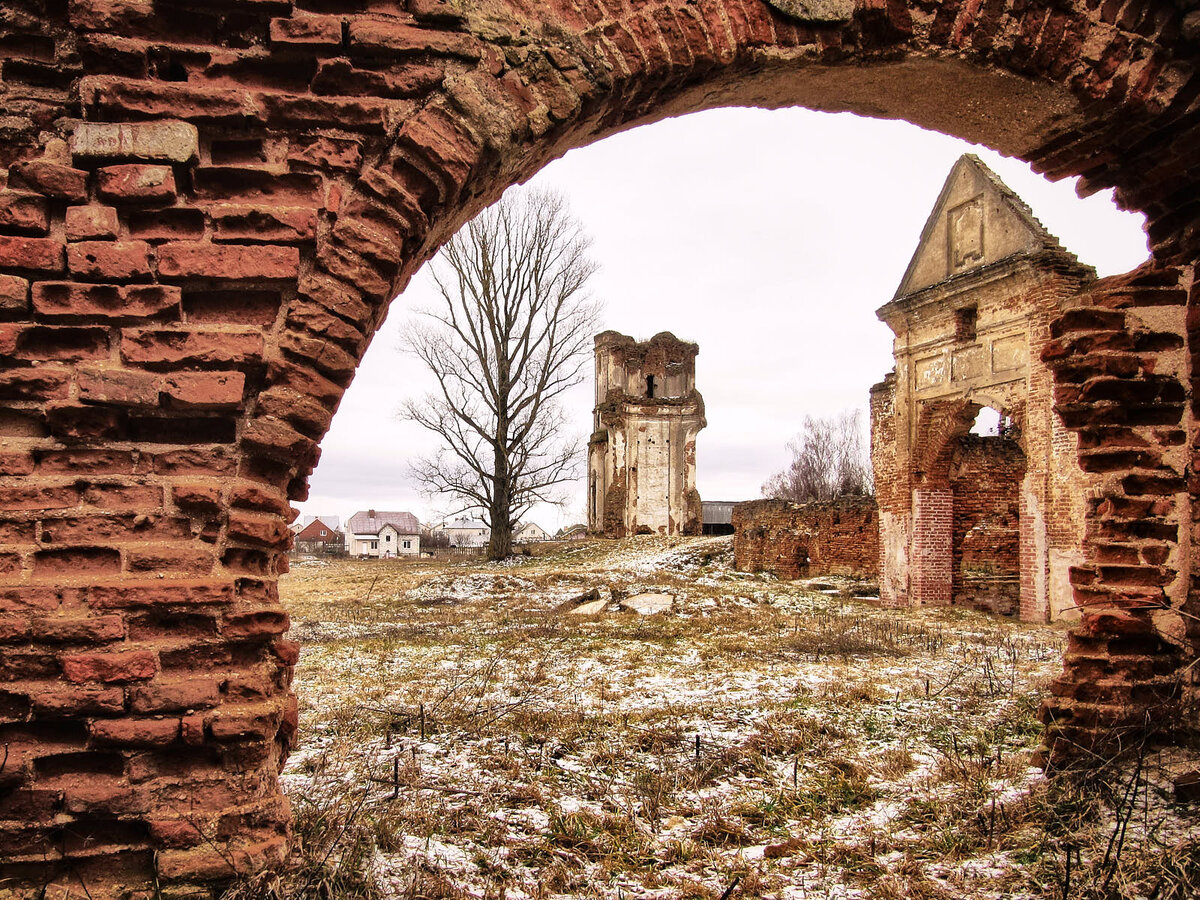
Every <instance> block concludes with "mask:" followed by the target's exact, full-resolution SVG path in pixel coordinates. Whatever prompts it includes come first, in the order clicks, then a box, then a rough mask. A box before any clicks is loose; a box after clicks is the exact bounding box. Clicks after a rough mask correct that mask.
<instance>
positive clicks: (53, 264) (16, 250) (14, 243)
mask: <svg viewBox="0 0 1200 900" xmlns="http://www.w3.org/2000/svg"><path fill="white" fill-rule="evenodd" d="M63 259H64V256H63V246H62V244H61V243H59V242H58V241H56V240H52V239H50V238H34V237H18V236H14V235H7V234H0V267H3V268H5V269H29V270H33V271H37V272H61V271H62V270H63Z"/></svg>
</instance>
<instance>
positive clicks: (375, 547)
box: [371, 541, 379, 550]
mask: <svg viewBox="0 0 1200 900" xmlns="http://www.w3.org/2000/svg"><path fill="white" fill-rule="evenodd" d="M371 549H372V550H378V549H379V541H371Z"/></svg>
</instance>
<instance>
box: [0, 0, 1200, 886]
mask: <svg viewBox="0 0 1200 900" xmlns="http://www.w3.org/2000/svg"><path fill="white" fill-rule="evenodd" d="M780 5H781V6H784V4H780ZM786 6H787V8H789V9H790V10H791V13H785V12H782V11H781V10H780V9H777V8H775V7H773V6H771V5H768V4H767V3H764V2H760V0H638V2H632V0H553V2H545V3H537V4H533V3H525V2H521V0H489V2H486V3H477V4H465V3H457V2H453V0H394V2H386V0H265V2H243V0H215V2H209V3H193V2H183V0H11V2H8V3H6V4H5V5H4V8H3V9H2V10H0V172H3V176H2V178H3V182H2V185H0V188H2V189H0V365H2V367H3V368H2V370H0V397H2V398H3V401H4V407H3V409H0V644H2V647H3V650H2V653H0V677H2V678H3V681H2V683H0V730H2V742H3V744H4V745H5V747H6V749H7V755H6V758H5V762H4V766H3V768H2V769H0V861H2V862H0V893H4V892H7V893H10V894H12V895H15V896H35V895H38V894H39V892H41V891H44V890H46V889H47V888H49V889H50V890H52V891H57V892H58V893H62V892H64V891H65V892H74V893H79V892H80V891H81V886H83V885H86V889H87V891H88V893H89V895H90V896H91V897H93V898H97V900H99V898H103V897H121V896H152V895H154V894H155V893H156V892H161V893H162V895H163V896H195V895H197V894H201V893H203V892H204V891H205V890H207V888H208V886H210V885H213V884H217V883H220V882H222V881H224V880H227V879H229V878H231V877H233V876H235V875H247V874H250V873H253V872H255V871H259V870H261V869H263V868H266V867H270V866H274V865H278V864H279V862H280V860H281V859H282V858H283V855H284V853H285V852H286V846H287V838H288V827H289V825H288V823H289V812H288V808H287V804H286V801H285V799H284V798H283V796H282V794H281V793H280V790H279V786H278V783H277V780H276V775H277V772H278V768H279V765H280V763H281V760H282V759H283V756H284V754H286V752H287V750H288V747H289V746H290V745H291V742H292V740H293V736H294V733H295V729H296V725H297V723H296V705H295V701H294V698H293V697H292V695H291V693H290V689H289V683H290V679H291V672H292V667H293V666H294V664H295V662H296V659H297V646H296V645H295V644H294V643H293V642H291V641H289V640H288V639H287V638H286V630H287V624H288V623H287V616H286V613H285V612H284V611H283V610H282V609H281V608H280V606H279V603H278V598H277V592H276V579H277V577H278V575H279V574H280V573H281V572H283V571H285V570H286V566H287V562H286V549H287V545H288V541H289V535H288V531H287V527H286V525H287V522H288V521H289V520H290V518H291V517H292V512H291V509H290V506H289V503H290V501H292V500H296V499H300V498H303V497H304V495H305V490H306V480H307V476H308V474H309V473H310V472H311V470H312V468H313V466H314V465H315V463H316V461H317V457H318V455H319V444H320V440H321V437H322V436H323V434H324V433H325V431H326V429H327V428H328V425H329V422H330V419H331V417H332V415H333V413H334V411H335V410H336V408H337V405H338V402H339V400H340V398H341V395H342V393H343V392H344V390H345V389H346V386H347V385H348V384H349V383H350V380H351V378H352V377H353V374H354V371H355V367H356V366H357V364H358V361H359V359H361V357H362V354H363V353H364V351H365V350H366V347H367V345H368V344H369V342H370V336H371V335H372V333H373V331H374V330H375V328H376V327H377V326H378V325H379V323H380V322H381V321H382V319H383V317H384V316H385V315H386V313H387V307H388V303H389V302H390V300H391V298H392V297H393V296H395V295H396V293H398V292H399V291H402V290H403V288H404V286H405V284H407V282H408V280H409V279H410V278H411V276H412V275H413V273H414V272H415V271H416V270H417V268H418V267H419V266H420V265H421V264H422V263H423V262H424V261H425V260H426V259H427V258H428V257H429V256H430V255H431V254H432V253H433V252H435V250H436V248H437V247H438V246H439V245H440V244H441V243H442V242H443V241H444V240H445V239H446V238H447V237H448V236H449V235H451V234H452V233H453V232H454V231H455V230H456V229H457V228H458V227H459V226H460V225H461V224H462V223H463V222H465V221H466V220H467V219H468V218H469V217H470V216H471V215H472V214H473V213H474V212H476V211H478V210H479V209H481V208H482V207H483V206H484V205H486V204H487V203H489V202H490V201H492V200H494V199H495V198H496V197H497V196H499V194H500V193H501V192H502V190H503V189H504V188H505V187H506V186H508V185H510V184H512V183H514V182H516V181H519V180H521V179H523V178H526V177H528V176H529V175H531V174H532V173H533V172H535V171H536V170H537V169H538V168H539V167H540V166H541V165H543V164H544V163H545V162H546V161H548V160H549V159H552V158H554V157H556V156H558V155H560V154H562V153H563V152H565V151H566V150H567V149H569V148H571V147H573V146H578V145H580V144H583V143H587V142H589V141H592V140H595V139H597V138H600V137H602V136H604V135H606V134H609V133H612V132H613V131H616V130H619V129H622V128H625V127H629V126H632V125H634V124H638V123H643V122H648V121H653V120H654V119H656V118H661V117H664V116H668V115H673V114H679V113H683V112H688V111H692V110H697V109H702V108H709V107H715V106H720V105H730V104H749V105H757V106H764V107H774V106H784V105H792V104H801V105H806V106H810V107H813V108H816V109H827V110H852V111H856V112H860V113H864V114H868V115H876V116H892V117H903V118H906V119H909V120H910V121H913V122H915V123H917V124H920V125H923V126H925V127H931V128H937V129H939V130H943V131H947V132H950V133H953V134H956V135H959V136H962V137H966V138H968V139H972V140H976V141H980V142H983V143H986V144H988V145H990V146H992V147H995V148H997V149H999V150H1001V151H1003V152H1006V153H1009V154H1014V155H1019V156H1021V157H1023V158H1025V159H1028V160H1030V161H1032V162H1033V163H1034V165H1035V166H1037V167H1038V168H1039V169H1040V170H1042V171H1044V172H1046V173H1048V174H1049V175H1051V176H1052V177H1061V176H1065V175H1081V176H1082V182H1081V184H1082V189H1083V190H1098V189H1102V188H1106V187H1110V186H1113V187H1116V189H1117V195H1118V197H1119V199H1120V201H1121V202H1122V203H1124V204H1125V205H1127V206H1129V207H1132V208H1136V209H1139V210H1142V211H1144V212H1145V213H1146V215H1147V221H1148V230H1149V235H1150V238H1151V242H1152V244H1153V247H1154V252H1155V261H1154V262H1153V263H1152V264H1150V265H1148V266H1147V267H1146V268H1145V269H1144V270H1142V271H1140V272H1139V273H1137V274H1136V275H1135V276H1131V277H1130V278H1128V279H1126V280H1124V281H1120V280H1118V281H1115V282H1114V281H1109V282H1103V283H1101V285H1100V286H1098V287H1097V288H1096V289H1095V290H1093V291H1092V292H1091V293H1090V294H1089V295H1087V296H1086V297H1081V298H1079V302H1078V304H1077V307H1073V308H1072V309H1069V310H1067V311H1065V312H1064V314H1063V315H1062V316H1060V317H1059V318H1058V319H1057V320H1056V322H1054V323H1052V324H1051V326H1050V327H1051V329H1052V334H1053V338H1054V342H1053V345H1052V346H1051V347H1050V348H1048V350H1047V354H1048V356H1049V357H1050V358H1051V359H1052V363H1051V364H1052V366H1053V369H1054V372H1055V379H1056V381H1055V396H1056V402H1057V404H1058V408H1059V409H1060V410H1061V414H1062V416H1063V421H1064V423H1065V424H1066V426H1067V427H1068V428H1069V429H1072V430H1073V431H1074V432H1075V433H1077V434H1078V440H1079V446H1080V448H1081V450H1080V453H1081V455H1082V456H1085V457H1086V460H1087V463H1086V464H1087V465H1089V466H1091V467H1092V471H1096V472H1098V473H1100V472H1103V473H1104V475H1103V478H1102V479H1101V480H1100V483H1099V487H1098V489H1097V493H1096V494H1095V495H1094V496H1089V504H1090V505H1089V512H1088V515H1089V518H1088V541H1089V544H1088V546H1089V547H1090V548H1091V556H1090V557H1089V561H1088V563H1087V565H1084V566H1080V567H1078V569H1077V570H1076V571H1073V572H1072V581H1073V583H1074V585H1075V591H1076V595H1077V597H1078V598H1079V599H1080V600H1081V601H1082V602H1086V603H1088V604H1090V607H1089V610H1086V611H1085V612H1084V615H1083V618H1082V621H1081V624H1080V625H1079V627H1078V629H1077V630H1076V632H1075V636H1074V637H1073V638H1072V649H1071V653H1070V654H1069V656H1068V663H1067V667H1066V669H1065V670H1064V675H1063V677H1062V678H1061V679H1060V680H1059V682H1058V683H1057V685H1056V687H1055V695H1054V698H1053V699H1052V700H1051V701H1050V702H1049V703H1048V705H1047V708H1046V709H1047V716H1048V717H1049V718H1052V720H1053V724H1052V726H1051V730H1050V731H1049V732H1048V741H1049V742H1050V743H1052V744H1053V743H1058V744H1059V746H1060V747H1062V746H1066V744H1065V742H1075V743H1084V744H1087V743H1090V742H1092V741H1095V740H1100V739H1104V737H1105V736H1106V735H1108V734H1110V733H1111V728H1110V726H1113V725H1117V726H1130V727H1134V726H1139V725H1140V723H1142V722H1143V720H1144V719H1145V716H1146V715H1147V712H1148V711H1151V712H1153V711H1156V710H1158V708H1159V707H1161V706H1164V705H1165V707H1166V708H1167V709H1168V710H1169V711H1172V712H1171V715H1176V716H1177V712H1175V709H1176V708H1175V707H1174V706H1171V704H1173V703H1174V702H1175V701H1176V700H1177V699H1178V696H1179V692H1180V683H1179V678H1178V677H1177V676H1176V675H1175V673H1177V672H1178V671H1179V669H1180V667H1181V663H1182V662H1183V661H1185V660H1186V659H1188V658H1190V656H1189V655H1190V654H1193V653H1194V644H1195V641H1196V639H1197V631H1196V629H1195V624H1194V620H1187V621H1188V622H1189V623H1191V624H1190V625H1189V626H1188V627H1189V628H1190V629H1191V630H1190V631H1187V632H1186V633H1184V630H1182V629H1183V626H1181V624H1180V623H1182V622H1183V621H1184V620H1183V619H1182V618H1180V617H1179V616H1178V614H1177V610H1178V608H1179V606H1180V605H1182V604H1185V603H1191V604H1194V595H1192V594H1191V582H1190V575H1189V569H1188V568H1187V565H1186V552H1187V550H1186V548H1187V547H1188V546H1190V541H1191V528H1192V525H1191V515H1190V510H1189V507H1188V502H1189V498H1190V495H1191V491H1192V489H1193V485H1192V482H1191V480H1190V479H1191V478H1192V464H1191V448H1192V447H1193V445H1194V441H1195V437H1196V435H1195V430H1194V427H1193V425H1192V416H1191V412H1192V409H1191V397H1192V392H1191V387H1192V385H1191V380H1190V378H1191V376H1190V371H1191V368H1190V366H1191V352H1192V351H1191V348H1192V347H1193V346H1194V343H1193V335H1192V333H1191V331H1190V330H1186V329H1185V330H1182V331H1181V329H1179V328H1178V327H1177V325H1176V324H1175V320H1174V319H1171V315H1170V314H1178V313H1180V312H1181V311H1183V310H1184V309H1185V308H1187V309H1189V310H1190V309H1191V308H1193V307H1194V306H1196V305H1198V304H1197V301H1198V300H1200V297H1198V296H1197V295H1196V292H1195V290H1194V289H1193V287H1192V284H1193V282H1192V278H1193V264H1194V261H1195V258H1196V255H1197V247H1198V245H1200V228H1198V227H1197V221H1198V215H1200V205H1198V203H1197V200H1196V190H1197V183H1198V178H1197V176H1198V174H1200V159H1197V158H1196V157H1195V155H1194V154H1190V153H1189V152H1188V148H1190V147H1194V146H1195V145H1196V137H1197V128H1198V127H1200V126H1197V124H1196V121H1197V120H1196V116H1195V109H1194V107H1195V104H1196V102H1197V97H1198V96H1200V78H1198V76H1197V73H1196V71H1195V65H1194V62H1195V59H1196V49H1197V40H1198V36H1200V21H1198V20H1197V17H1196V15H1195V14H1190V15H1188V16H1185V14H1184V12H1185V11H1184V4H1179V3H1175V2H1173V0H1111V2H1103V3H1102V2H1100V0H1068V2H1059V0H1055V2H1037V0H1034V2H1026V0H1021V2H1017V0H988V2H984V3H970V2H962V3H958V2H947V3H928V2H924V0H908V2H905V0H856V2H853V3H846V4H812V5H810V4H807V3H805V2H803V0H801V2H798V3H796V2H792V3H788V4H786ZM1164 311H1165V312H1164ZM1193 318H1194V317H1193V316H1189V317H1188V322H1187V328H1188V329H1190V328H1192V327H1194V326H1193V324H1192V319H1193ZM1168 320H1169V321H1168ZM1131 554H1132V557H1131V556H1130V555H1131ZM1118 560H1124V561H1118ZM1133 560H1136V561H1133ZM1189 642H1190V643H1189ZM1159 718H1162V716H1161V715H1160V716H1159ZM1171 721H1175V719H1172V720H1171Z"/></svg>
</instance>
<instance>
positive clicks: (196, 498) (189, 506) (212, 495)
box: [171, 484, 222, 512]
mask: <svg viewBox="0 0 1200 900" xmlns="http://www.w3.org/2000/svg"><path fill="white" fill-rule="evenodd" d="M171 501H172V502H173V503H174V504H175V505H176V506H178V507H179V508H180V509H184V510H198V511H201V512H218V511H219V510H220V509H221V508H222V505H221V489H220V488H218V487H214V486H213V485H210V484H177V485H175V486H174V487H173V488H171Z"/></svg>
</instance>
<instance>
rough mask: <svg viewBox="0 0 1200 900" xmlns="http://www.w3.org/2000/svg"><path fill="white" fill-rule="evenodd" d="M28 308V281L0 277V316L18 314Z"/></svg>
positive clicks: (12, 276)
mask: <svg viewBox="0 0 1200 900" xmlns="http://www.w3.org/2000/svg"><path fill="white" fill-rule="evenodd" d="M28 308H29V281H28V280H26V279H24V278H18V277H17V276H16V275H0V316H7V315H9V314H20V313H23V312H25V311H26V310H27V309H28Z"/></svg>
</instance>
